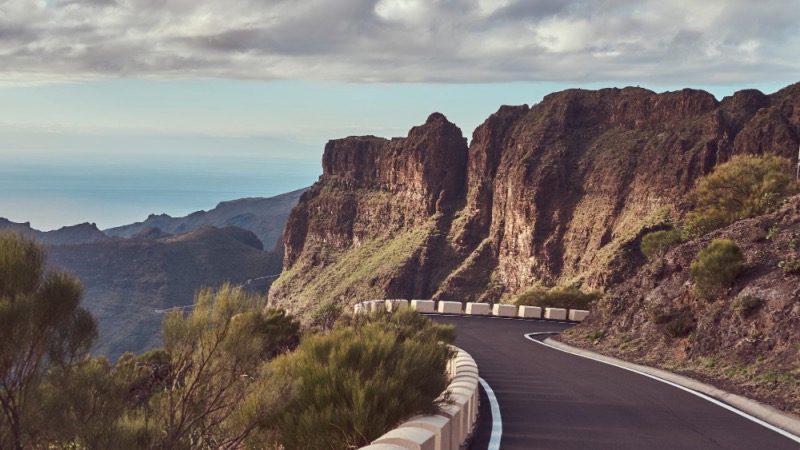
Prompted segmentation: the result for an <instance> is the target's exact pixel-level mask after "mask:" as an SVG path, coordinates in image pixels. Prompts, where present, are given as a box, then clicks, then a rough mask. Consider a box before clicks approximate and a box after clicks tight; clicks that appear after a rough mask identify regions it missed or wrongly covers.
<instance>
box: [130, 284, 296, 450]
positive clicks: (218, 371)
mask: <svg viewBox="0 0 800 450" xmlns="http://www.w3.org/2000/svg"><path fill="white" fill-rule="evenodd" d="M266 304H267V299H266V296H263V295H259V294H252V293H247V292H244V291H242V290H241V289H239V288H236V287H233V286H231V285H230V284H225V285H223V286H222V287H220V288H219V289H217V290H213V289H210V288H204V289H201V290H199V291H198V292H197V293H196V294H195V299H194V308H193V309H192V311H191V312H190V313H188V314H186V313H185V312H184V311H182V310H178V309H175V310H172V311H171V312H169V313H167V315H166V316H165V317H164V322H163V329H162V330H163V331H162V335H163V339H164V353H165V354H164V355H160V354H154V355H152V356H154V357H156V358H157V359H159V360H163V359H164V356H166V359H167V365H166V369H167V374H166V376H165V377H164V379H163V380H162V381H161V384H162V385H161V386H160V388H159V389H154V390H153V394H152V395H150V396H149V397H148V398H146V400H145V402H146V403H145V404H144V405H143V407H141V408H136V409H133V410H130V411H128V414H126V416H125V417H124V418H123V421H122V422H123V424H122V425H121V426H123V428H124V430H125V432H126V433H129V434H130V435H134V436H136V437H137V438H136V439H137V442H138V444H137V445H136V447H138V448H162V449H168V448H212V447H213V448H239V447H241V446H243V445H244V443H245V442H249V443H250V444H252V445H254V446H256V447H259V448H263V447H264V446H266V442H264V440H261V441H258V442H254V441H255V440H256V439H260V438H261V436H264V437H265V438H266V437H269V436H268V435H269V433H270V430H268V429H267V428H268V426H263V427H262V425H263V424H265V423H266V424H268V423H269V422H270V421H272V420H274V417H276V416H278V415H279V414H280V413H281V412H282V411H283V409H282V408H283V407H284V406H285V404H286V403H287V400H288V398H289V395H288V394H289V392H291V386H289V380H283V379H281V378H277V377H274V376H272V373H271V371H270V370H269V363H268V361H270V360H271V359H273V358H275V356H276V355H278V354H281V353H283V352H284V351H286V349H287V348H288V347H290V346H291V342H292V341H293V340H294V339H296V334H297V333H298V331H299V326H300V324H299V322H298V321H296V320H294V318H293V317H292V316H290V315H288V314H286V312H285V311H283V310H280V309H275V308H270V307H267V308H265V306H266ZM133 367H136V364H135V363H134V366H133ZM262 431H263V433H262Z"/></svg>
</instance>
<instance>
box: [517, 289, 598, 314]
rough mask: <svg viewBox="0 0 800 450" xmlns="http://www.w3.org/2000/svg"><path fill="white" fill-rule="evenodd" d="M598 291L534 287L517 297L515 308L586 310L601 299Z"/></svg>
mask: <svg viewBox="0 0 800 450" xmlns="http://www.w3.org/2000/svg"><path fill="white" fill-rule="evenodd" d="M602 295H603V294H602V293H600V291H592V292H588V293H586V292H583V291H581V290H580V289H578V288H577V287H575V286H556V287H553V288H550V289H547V288H544V287H541V286H536V287H533V288H531V289H530V290H528V291H527V292H525V293H524V294H521V295H519V296H517V298H516V299H514V304H515V305H517V306H539V307H541V308H568V309H588V308H589V304H590V303H592V302H593V301H595V300H597V299H599V298H600V297H602Z"/></svg>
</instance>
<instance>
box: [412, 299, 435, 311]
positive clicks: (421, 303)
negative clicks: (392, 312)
mask: <svg viewBox="0 0 800 450" xmlns="http://www.w3.org/2000/svg"><path fill="white" fill-rule="evenodd" d="M433 306H434V302H433V300H411V309H416V310H417V311H419V312H434V311H433Z"/></svg>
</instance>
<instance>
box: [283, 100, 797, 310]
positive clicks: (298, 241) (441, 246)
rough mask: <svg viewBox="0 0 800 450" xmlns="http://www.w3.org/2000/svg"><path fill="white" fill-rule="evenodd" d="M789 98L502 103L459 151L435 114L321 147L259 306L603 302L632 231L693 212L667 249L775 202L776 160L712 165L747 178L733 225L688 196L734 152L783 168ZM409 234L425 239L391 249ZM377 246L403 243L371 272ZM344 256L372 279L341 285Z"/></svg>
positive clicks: (790, 128) (631, 250) (454, 135)
mask: <svg viewBox="0 0 800 450" xmlns="http://www.w3.org/2000/svg"><path fill="white" fill-rule="evenodd" d="M798 92H799V91H798V89H797V87H796V86H792V87H789V88H786V89H784V90H782V91H780V92H778V93H775V94H772V95H764V94H761V93H760V92H757V91H752V90H746V91H742V92H738V93H736V94H734V95H733V96H731V97H727V98H725V99H722V100H721V101H720V100H717V99H715V98H714V97H713V96H712V95H710V94H708V93H706V92H703V91H697V90H690V89H685V90H682V91H676V92H665V93H660V94H657V93H654V92H651V91H648V90H645V89H640V88H625V89H602V90H598V91H587V90H580V89H573V90H567V91H563V92H558V93H554V94H551V95H548V96H547V97H545V98H544V99H543V100H542V102H540V103H539V104H536V105H533V106H530V107H529V106H527V105H520V106H503V107H501V108H500V109H499V110H498V111H497V112H496V113H495V114H493V115H492V116H491V117H489V118H488V119H487V120H486V121H485V122H484V123H483V124H482V125H481V126H479V127H478V128H477V129H476V130H475V131H474V133H473V136H472V141H471V143H470V145H469V147H467V146H466V144H465V143H464V142H463V141H464V140H463V137H462V135H461V132H460V130H458V128H457V127H455V125H453V124H451V123H449V122H447V120H446V119H445V118H444V117H443V116H441V115H439V114H434V115H432V116H431V117H430V118H429V119H428V121H426V123H425V124H423V125H421V126H418V127H414V129H412V131H411V132H410V133H409V135H408V137H406V138H394V139H391V140H385V139H381V138H376V137H352V138H346V139H338V140H334V141H331V142H330V143H329V144H328V145H327V146H326V151H325V156H324V157H323V167H324V170H323V175H322V177H321V178H320V180H319V182H318V183H316V184H315V186H314V187H312V188H311V189H309V191H307V192H306V193H305V194H304V195H303V198H302V199H301V201H300V202H299V203H298V206H297V207H296V208H295V209H294V210H293V211H292V213H291V215H290V218H289V221H288V223H287V228H286V233H285V235H284V240H285V245H286V253H285V254H286V258H285V261H284V270H285V275H284V276H282V277H281V279H280V280H278V282H277V283H276V284H275V287H274V288H273V289H272V291H271V293H270V295H271V298H272V299H273V300H274V301H276V302H278V303H279V304H283V305H286V306H287V307H291V308H293V310H294V311H297V312H298V313H305V312H307V311H313V310H314V309H315V308H316V307H317V305H315V304H314V302H316V301H317V300H316V299H317V298H319V297H318V295H317V293H318V292H319V291H320V290H321V289H322V290H331V291H335V292H336V293H337V296H336V298H335V301H336V302H338V303H339V304H340V305H342V306H345V305H347V306H349V305H351V304H353V303H355V302H357V301H360V300H364V299H366V298H435V299H437V300H457V301H487V302H494V301H498V300H510V299H512V298H513V297H514V296H516V295H520V294H522V293H524V292H525V291H527V290H529V289H531V287H533V286H535V285H537V284H542V285H545V286H559V285H572V286H580V287H581V288H583V289H584V290H586V291H589V290H592V289H599V290H602V291H606V290H608V289H611V288H613V287H614V286H616V285H618V284H620V283H621V282H623V281H624V280H625V279H627V278H629V277H630V276H632V275H634V274H635V273H636V271H637V270H638V268H639V267H640V266H641V265H642V264H645V263H646V259H647V258H646V257H645V256H644V255H643V254H642V252H640V244H641V242H642V237H643V236H644V235H646V234H647V233H648V232H651V231H665V232H667V233H668V232H669V229H670V227H671V226H672V227H673V228H678V225H681V224H682V221H683V219H684V216H685V215H686V213H687V211H689V209H691V207H692V206H693V205H694V209H695V210H696V211H697V212H696V215H702V216H703V217H707V218H708V220H707V223H701V222H698V221H696V220H694V219H695V218H696V217H695V216H693V217H692V220H691V221H689V222H687V226H685V227H682V228H680V231H681V233H682V237H681V239H683V238H684V237H689V236H684V234H686V231H687V230H691V229H693V228H697V226H699V225H702V226H703V227H706V228H703V229H702V230H700V232H706V231H708V229H707V227H708V226H711V227H712V228H713V227H721V226H724V225H725V223H730V222H729V220H738V219H739V218H741V217H748V216H752V215H753V214H761V213H763V212H764V210H765V209H764V208H765V207H766V208H768V207H770V206H774V205H775V202H774V201H775V195H773V194H779V195H783V194H785V193H781V192H776V191H775V190H774V186H775V185H777V184H780V183H781V179H779V178H780V177H778V178H775V177H774V176H773V174H774V173H775V172H774V170H773V169H775V168H780V169H781V170H782V168H783V166H784V165H785V161H783V160H780V159H778V158H774V159H771V160H768V161H767V164H766V166H767V170H766V172H764V171H762V170H761V168H759V167H755V166H753V167H751V169H752V170H749V171H744V170H743V169H742V168H741V167H738V168H734V169H731V170H730V172H731V173H737V172H739V173H741V174H742V176H739V177H735V176H734V177H725V176H722V175H723V173H724V171H725V169H721V171H720V172H719V176H718V177H719V178H720V179H723V180H724V179H727V180H728V181H734V182H741V181H745V180H753V179H758V180H760V182H759V183H758V184H757V185H754V187H753V189H752V191H750V192H746V193H744V195H745V197H748V196H749V198H746V199H745V200H744V202H745V205H744V206H745V207H744V208H743V209H744V210H746V211H745V212H743V213H742V214H740V215H738V216H735V217H733V218H732V219H730V218H729V217H728V216H726V214H728V213H729V210H730V208H728V207H727V205H726V204H723V203H720V204H716V205H713V204H710V203H707V202H706V201H705V200H706V199H705V198H704V197H703V196H702V195H699V194H701V193H702V192H703V190H706V191H710V190H714V189H717V188H718V186H717V185H718V184H719V183H716V184H715V183H714V182H712V181H706V182H705V185H703V186H700V187H699V189H697V193H698V195H695V196H693V197H691V198H690V197H687V194H688V193H689V191H690V190H692V189H693V187H694V186H695V182H696V181H697V180H698V179H700V178H702V177H703V176H704V175H706V174H708V173H710V172H711V171H712V170H713V169H714V167H716V166H719V165H720V163H724V162H726V161H731V163H729V164H734V165H735V164H739V165H740V166H741V165H745V166H747V165H748V162H751V161H752V158H751V157H747V156H741V155H747V154H751V153H759V154H762V153H763V154H769V155H775V156H778V157H782V158H794V157H795V155H796V153H797V146H798V144H799V143H800V142H798V140H797V136H798V135H800V133H798V129H800V122H798V121H799V120H800V119H799V118H800V114H798V113H797V112H796V111H798V108H800V101H798V100H800V97H798ZM726 167H729V166H726ZM781 173H783V172H781ZM780 176H783V177H785V174H784V175H780ZM734 187H735V185H734ZM722 188H725V186H724V184H723V185H722ZM733 197H734V199H733V200H731V201H733V202H736V201H740V200H739V199H738V198H736V196H733ZM431 223H434V224H435V225H434V226H433V227H431V225H430V224H431ZM417 232H419V233H420V234H422V235H424V236H425V238H423V239H417V240H415V241H414V242H408V241H405V240H406V239H407V237H408V236H409V234H412V233H417ZM661 237H662V238H669V239H667V240H666V241H663V242H661V243H658V245H656V247H654V248H653V252H654V253H653V254H661V253H663V252H666V250H667V249H668V248H669V247H670V246H671V245H673V244H676V243H677V239H674V238H675V234H668V235H666V236H664V235H662V236H661ZM650 239H652V238H650ZM395 240H397V246H394V245H393V244H392V243H391V242H392V241H395ZM403 241H405V242H403ZM377 243H380V246H381V247H386V248H392V247H393V248H397V247H398V246H405V249H404V250H403V253H404V255H405V257H404V258H400V261H399V262H398V260H397V259H392V258H386V260H385V264H384V263H381V262H380V261H379V260H378V258H373V257H372V255H373V254H376V253H381V252H382V250H381V249H375V247H371V246H374V245H375V244H377ZM367 248H373V249H375V250H376V251H375V252H370V251H367V250H366V249H367ZM648 253H650V252H649V251H648ZM651 257H652V256H651ZM344 261H346V262H347V264H346V266H347V267H351V268H358V267H362V266H363V267H370V268H371V270H370V272H369V273H367V274H366V277H364V276H358V277H347V276H344V275H343V274H345V273H347V272H348V270H347V269H346V268H345V266H344V265H343V264H340V263H341V262H344ZM787 264H789V262H787ZM790 267H792V266H790ZM351 270H353V269H351ZM355 270H357V269H355ZM317 280H325V282H324V283H321V282H320V281H317ZM323 285H324V287H323Z"/></svg>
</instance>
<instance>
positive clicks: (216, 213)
mask: <svg viewBox="0 0 800 450" xmlns="http://www.w3.org/2000/svg"><path fill="white" fill-rule="evenodd" d="M304 191H305V189H298V190H296V191H292V192H287V193H285V194H281V195H276V196H274V197H269V198H242V199H238V200H231V201H227V202H221V203H220V204H218V205H217V206H216V207H215V208H213V209H211V210H209V211H197V212H193V213H191V214H189V215H188V216H184V217H172V216H170V215H168V214H158V215H156V214H151V215H150V216H148V217H147V219H145V220H144V221H142V222H136V223H132V224H130V225H123V226H120V227H114V228H109V229H107V230H105V233H106V234H108V235H109V236H119V237H132V236H135V235H137V234H139V233H142V232H144V231H146V230H148V229H151V228H158V229H159V230H161V231H162V232H164V233H168V234H177V233H184V232H187V231H190V230H193V229H195V228H198V227H201V226H205V225H212V226H215V227H220V228H222V227H238V228H243V229H245V230H250V231H252V232H253V233H255V234H256V236H258V239H260V240H261V242H262V244H263V245H264V248H266V249H273V248H275V246H276V245H278V246H279V245H280V238H281V234H282V233H283V227H284V225H285V224H286V219H287V217H288V216H289V212H290V211H291V210H292V208H293V207H294V205H296V204H297V201H298V199H299V198H300V195H301V194H302V193H303V192H304Z"/></svg>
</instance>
